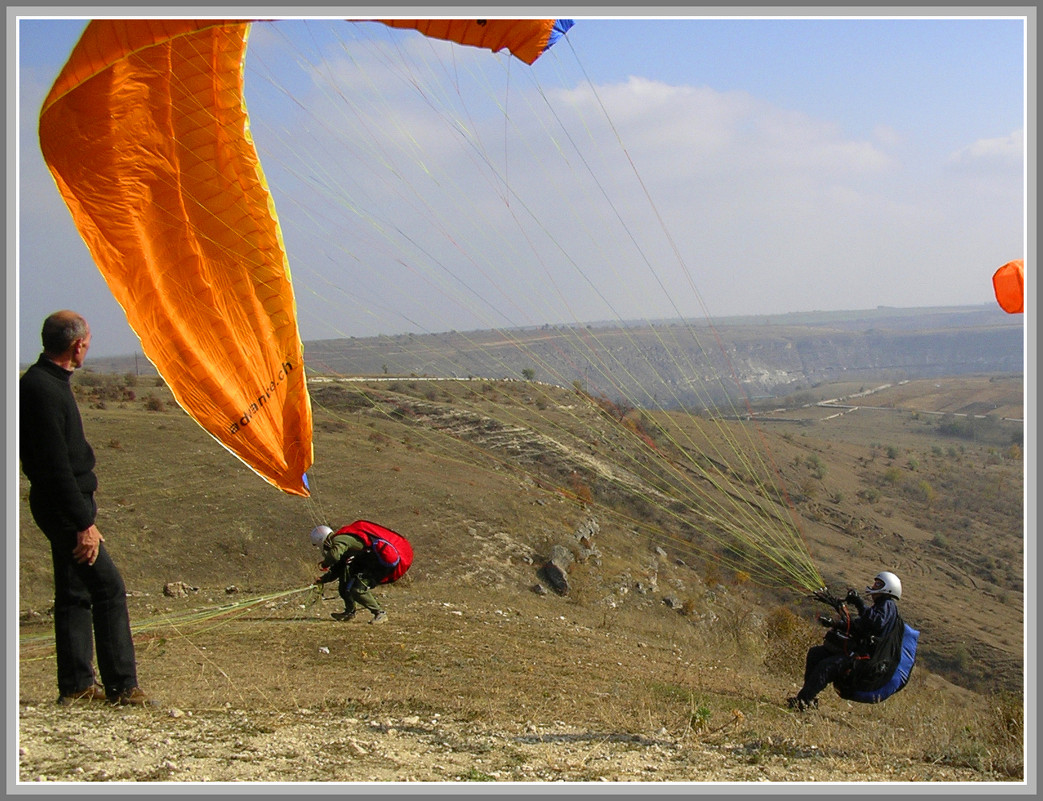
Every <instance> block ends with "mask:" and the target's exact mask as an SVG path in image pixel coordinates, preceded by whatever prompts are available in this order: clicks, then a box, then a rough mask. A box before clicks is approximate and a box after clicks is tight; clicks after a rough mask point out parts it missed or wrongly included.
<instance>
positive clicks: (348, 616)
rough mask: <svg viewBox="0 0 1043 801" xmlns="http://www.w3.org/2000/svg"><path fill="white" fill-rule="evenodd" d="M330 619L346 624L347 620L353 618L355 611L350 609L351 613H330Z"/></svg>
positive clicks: (346, 611)
mask: <svg viewBox="0 0 1043 801" xmlns="http://www.w3.org/2000/svg"><path fill="white" fill-rule="evenodd" d="M330 617H332V618H333V619H334V620H339V621H341V622H342V623H347V622H348V621H349V620H351V619H352V618H353V617H355V610H354V609H352V610H351V611H348V610H345V611H343V612H332V613H331V614H330Z"/></svg>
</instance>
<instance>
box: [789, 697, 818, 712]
mask: <svg viewBox="0 0 1043 801" xmlns="http://www.w3.org/2000/svg"><path fill="white" fill-rule="evenodd" d="M786 703H787V704H788V705H789V708H790V709H795V710H797V711H798V712H803V711H804V710H805V709H818V699H817V698H812V699H810V700H808V701H805V700H804V699H803V698H801V697H800V696H799V695H794V696H793V697H792V698H787V699H786Z"/></svg>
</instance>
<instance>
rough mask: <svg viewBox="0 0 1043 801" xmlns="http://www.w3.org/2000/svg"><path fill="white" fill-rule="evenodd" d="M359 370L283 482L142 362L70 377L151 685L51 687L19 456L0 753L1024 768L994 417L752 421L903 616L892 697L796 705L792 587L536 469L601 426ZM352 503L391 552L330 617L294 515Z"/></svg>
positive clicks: (795, 775) (25, 770)
mask: <svg viewBox="0 0 1043 801" xmlns="http://www.w3.org/2000/svg"><path fill="white" fill-rule="evenodd" d="M79 378H82V376H81V377H79ZM935 383H937V382H935ZM320 389H321V388H320ZM371 389H372V392H371V393H369V395H368V398H369V399H370V400H369V401H366V400H365V399H364V398H360V396H359V395H358V394H357V393H356V394H352V395H348V396H339V397H336V398H335V397H326V398H325V399H323V394H322V393H321V392H316V397H317V398H318V399H319V400H318V402H317V404H316V407H317V408H316V467H315V468H314V470H313V471H312V474H311V479H312V484H313V487H314V489H315V493H314V496H313V498H311V499H308V500H303V499H299V498H293V497H290V496H285V495H283V494H281V493H279V492H277V491H275V490H273V489H271V488H270V487H268V486H267V485H266V484H265V483H264V482H263V481H261V480H260V479H259V478H257V477H256V476H255V475H254V474H253V473H251V472H250V471H249V470H248V469H246V468H245V467H242V466H240V465H239V463H238V462H236V461H235V460H234V459H233V458H232V457H231V456H229V455H228V454H227V453H226V452H224V451H223V450H222V449H221V448H220V447H219V446H218V445H216V443H214V442H213V440H212V439H211V438H210V437H209V436H207V435H206V434H205V433H203V432H202V431H200V430H199V429H198V427H197V426H195V424H194V423H192V422H191V421H190V420H188V419H187V418H186V417H185V415H184V414H183V413H182V412H180V410H178V409H177V408H176V407H173V406H171V405H170V404H169V398H168V396H166V395H165V394H164V393H165V390H164V389H163V388H162V387H156V388H152V387H141V386H138V387H135V389H134V398H133V399H132V400H130V399H127V397H126V393H124V395H123V396H122V399H120V398H116V399H112V398H110V399H109V400H104V399H103V398H101V397H100V396H99V394H98V393H96V392H95V393H93V394H90V393H88V392H86V390H85V389H84V387H81V391H83V392H84V397H83V399H82V400H81V404H82V407H83V408H84V419H85V425H86V426H87V431H88V436H89V437H90V439H91V441H92V442H93V443H94V446H95V450H96V451H97V453H98V462H99V464H98V473H99V476H100V479H101V485H102V489H101V491H100V492H99V505H100V508H101V511H100V515H99V527H100V528H101V530H102V531H103V533H104V534H105V536H106V544H107V546H108V547H109V548H110V550H111V551H112V552H113V554H114V556H115V558H116V560H117V563H118V564H119V565H120V566H121V569H122V571H123V573H124V577H125V579H126V582H127V585H128V591H129V595H130V602H131V614H132V620H133V621H134V624H135V628H136V632H137V634H136V639H137V642H138V658H139V671H140V675H141V680H142V684H143V686H144V687H145V688H146V689H147V690H148V691H149V692H151V693H152V694H153V695H154V696H155V698H156V699H157V702H158V703H157V705H156V706H155V707H150V708H146V709H112V708H109V707H107V706H105V705H97V704H96V705H94V706H89V707H77V708H72V709H66V708H59V707H57V706H56V705H55V704H54V697H55V695H56V692H55V689H54V665H53V648H52V647H51V644H50V643H51V636H50V626H51V621H50V613H49V606H50V597H51V579H50V575H49V573H50V571H49V561H50V560H49V557H48V555H47V552H46V548H45V547H44V543H43V541H42V536H41V535H40V534H39V533H38V532H37V531H36V530H35V528H34V527H33V524H32V521H31V519H30V518H29V516H28V514H27V511H26V508H25V487H24V483H23V487H22V499H21V500H22V517H21V523H20V546H21V547H20V563H19V570H20V574H19V591H20V599H19V602H20V609H19V612H20V615H21V620H22V625H21V638H20V649H19V650H20V661H19V680H20V686H19V699H18V702H19V703H18V722H19V780H20V781H24V782H35V781H71V782H81V781H134V782H141V781H164V782H166V781H171V782H198V781H265V782H271V781H279V782H292V781H301V782H319V781H335V782H348V781H350V782H365V781H378V782H424V783H429V782H462V781H487V782H503V781H515V782H548V781H559V780H561V781H567V782H586V781H591V782H602V781H610V782H616V781H636V782H664V781H667V782H715V781H721V782H747V781H749V782H760V781H764V780H769V781H797V780H807V781H820V782H826V781H941V782H983V781H1002V782H1017V781H1021V780H1022V779H1023V775H1024V761H1023V758H1022V738H1023V728H1022V721H1021V715H1022V713H1021V704H1020V685H1021V678H1022V675H1023V664H1022V660H1021V650H1022V643H1021V630H1022V616H1023V611H1022V585H1021V583H1022V581H1023V575H1022V571H1021V533H1022V531H1021V522H1020V521H1021V517H1022V511H1021V508H1020V498H1021V486H1022V478H1021V475H1022V466H1021V462H1020V455H1019V454H1017V453H1014V452H1013V451H1012V445H1011V443H1010V442H1009V441H1006V440H1005V438H1007V439H1009V438H1010V436H1011V432H1010V431H1008V430H1007V429H1006V428H1004V427H1003V426H1000V425H999V424H997V426H998V428H996V429H992V428H990V429H989V430H988V431H985V432H979V433H980V434H981V437H987V439H978V440H975V439H973V438H972V439H966V438H954V435H953V434H940V433H939V431H938V424H939V421H940V420H941V418H937V419H934V418H933V416H931V417H932V419H930V420H928V419H927V418H928V416H927V415H924V414H919V415H918V414H916V413H910V412H894V411H892V412H873V414H875V415H879V416H878V417H874V418H873V420H872V422H871V423H868V424H867V423H866V419H867V418H866V416H865V415H866V414H867V413H868V412H867V411H866V410H860V411H859V412H857V413H845V414H843V415H840V416H832V415H834V414H835V412H836V410H835V409H832V410H831V409H824V408H821V407H811V408H810V410H809V412H808V416H807V417H805V418H804V419H802V420H798V419H796V417H795V416H794V415H792V414H788V415H787V416H786V417H787V419H788V420H790V422H783V421H779V422H774V423H765V425H764V428H765V434H766V436H768V437H769V439H770V444H771V447H772V449H773V450H774V451H775V453H776V456H777V458H778V461H779V463H780V465H782V466H783V471H784V474H785V478H786V481H787V484H788V485H789V486H791V487H793V488H795V490H796V491H795V492H794V502H795V505H796V507H797V509H798V510H799V512H800V514H801V516H802V517H803V518H804V520H805V521H806V524H807V541H808V547H809V549H810V550H811V552H812V553H813V555H814V557H815V560H816V563H817V564H818V565H819V566H820V569H821V571H822V574H823V576H825V577H827V579H828V581H829V582H830V585H831V586H836V587H838V588H842V587H844V586H847V585H850V586H858V587H860V586H862V584H864V582H865V581H866V580H867V578H868V577H871V576H872V574H873V573H875V572H876V571H877V570H878V569H880V568H881V566H887V567H892V568H894V569H896V570H899V571H900V572H901V573H902V576H903V579H904V580H905V581H906V587H907V599H903V613H904V614H905V616H906V617H907V619H908V620H909V621H910V622H912V623H914V624H915V625H917V627H918V628H920V629H921V631H922V635H921V643H922V646H921V654H922V655H921V659H920V661H919V664H918V667H917V669H916V671H914V675H913V680H912V681H911V682H910V685H909V686H908V687H907V688H906V689H905V690H903V692H902V694H901V695H900V696H898V698H899V699H901V702H900V703H897V702H895V703H885V704H881V705H878V706H864V705H856V704H849V703H847V702H844V701H841V700H840V699H839V698H837V697H836V696H835V695H833V694H832V693H825V694H823V696H822V704H821V708H820V709H819V710H818V711H817V712H814V713H810V714H795V713H793V712H791V711H790V710H788V709H786V708H785V704H784V699H785V697H786V696H787V695H790V694H792V693H793V692H794V691H795V690H796V688H797V687H798V686H799V682H800V674H801V670H802V665H803V656H804V652H805V650H806V648H807V647H808V645H810V644H813V643H814V642H815V641H816V640H817V638H818V636H819V632H820V630H819V629H817V628H816V627H814V626H813V625H812V624H811V622H810V620H811V619H812V617H813V616H814V614H816V613H818V612H819V611H822V609H821V607H819V606H816V605H815V604H813V603H811V602H810V601H808V600H806V599H805V598H803V597H799V596H795V595H794V594H793V593H791V592H782V591H778V590H775V589H772V588H760V587H756V586H754V585H751V584H749V583H743V582H742V580H741V577H737V576H734V575H730V574H728V573H727V571H721V570H719V569H717V567H716V566H715V565H713V564H712V563H704V562H702V561H701V560H699V559H698V558H696V556H695V555H694V554H692V553H682V552H679V551H678V549H677V547H676V543H660V542H656V541H654V540H651V539H649V538H647V537H641V536H635V535H634V534H633V533H632V532H631V531H629V530H627V528H626V527H624V526H620V525H617V524H615V523H614V522H612V517H611V516H608V515H605V514H603V513H602V511H601V510H600V509H599V505H598V499H597V498H596V497H593V498H590V499H589V502H586V503H583V502H579V501H578V500H577V495H576V493H575V492H572V493H565V492H562V491H560V489H555V488H554V486H553V483H552V480H551V479H552V478H553V477H555V476H560V475H562V472H561V471H562V470H563V469H565V468H567V466H568V462H569V460H570V459H573V460H574V464H575V466H576V469H577V470H580V469H582V470H584V471H588V473H589V471H591V470H593V469H594V466H593V464H594V463H597V462H598V461H599V460H602V459H605V458H606V455H607V453H609V452H610V449H608V448H607V447H604V446H602V447H593V443H594V440H593V439H592V440H591V443H588V444H589V445H591V447H587V448H583V447H582V445H581V440H582V438H579V439H578V440H577V439H575V438H572V437H566V436H565V435H563V434H562V433H561V432H560V430H558V429H554V428H551V429H544V430H537V429H535V428H533V427H526V426H523V425H521V424H520V423H519V420H520V416H519V415H520V413H521V411H525V413H526V414H528V413H530V412H535V411H539V412H540V414H533V419H534V420H535V419H548V418H549V417H551V410H549V409H537V408H536V407H537V404H536V402H535V401H534V400H533V398H532V393H531V392H530V391H528V390H527V389H526V387H525V385H524V384H521V383H514V382H509V383H506V384H490V385H489V388H488V389H483V390H482V392H483V395H482V397H483V400H482V403H483V404H484V405H482V406H476V405H474V404H472V405H469V406H468V407H467V408H466V409H465V408H463V407H462V406H461V405H460V404H459V403H458V399H454V397H453V392H452V390H451V389H449V388H442V387H437V386H434V385H431V384H426V383H423V382H412V383H411V382H408V381H403V382H401V384H400V385H398V386H396V387H394V392H395V394H396V400H395V403H394V405H393V410H394V413H389V412H388V407H387V405H386V404H385V403H384V402H383V401H381V402H379V403H374V402H372V399H373V398H376V397H386V393H387V392H388V391H389V390H390V389H391V388H390V387H389V386H387V385H386V384H380V385H377V384H374V385H373V387H372V388H371ZM827 394H830V393H827ZM839 394H841V393H839V392H838V393H833V396H834V397H835V396H836V395H839ZM926 394H927V393H926V392H925V393H922V394H921V397H925V396H926ZM149 396H152V400H151V402H150V401H149ZM560 400H561V404H562V405H565V404H566V403H568V402H569V400H568V393H563V396H562V398H561V399H560ZM974 402H975V401H974V400H973V398H971V399H967V398H963V399H961V400H960V403H961V404H962V406H964V407H965V406H967V405H968V404H972V403H974ZM981 402H994V401H992V400H990V401H985V400H982V401H981ZM932 403H933V402H932ZM903 404H904V405H905V408H910V405H911V406H912V407H915V406H916V405H917V404H916V403H915V400H910V399H909V397H908V396H907V397H906V399H905V400H904V401H903ZM934 405H937V404H934ZM146 406H147V407H150V408H146ZM100 407H104V408H100ZM507 407H510V408H511V409H513V410H514V412H513V413H512V415H511V416H509V417H508V416H505V415H504V414H503V413H502V410H503V409H504V408H507ZM436 409H437V410H438V413H437V414H436V413H435V410H436ZM453 410H455V412H454V411H453ZM498 410H500V411H499V412H498ZM923 411H933V409H926V408H925V409H923ZM454 415H455V417H456V419H457V424H456V426H455V427H453V428H451V429H447V428H446V425H447V423H446V420H447V419H449V418H450V417H452V416H454ZM595 417H596V416H595ZM827 418H828V419H827ZM598 424H599V423H597V422H596V420H592V422H591V430H592V431H593V430H595V428H596V425H598ZM863 426H864V427H863ZM512 432H513V433H512ZM964 433H966V432H964ZM957 434H959V432H957ZM541 452H542V461H539V462H538V464H539V466H538V468H537V467H534V462H533V460H534V459H535V458H536V457H538V456H540V454H541ZM581 457H582V458H581ZM518 465H525V469H518ZM606 469H610V467H608V466H606ZM588 473H585V474H588ZM924 483H926V484H927V485H928V486H927V487H925V486H924ZM579 500H582V499H579ZM362 517H364V518H369V519H375V520H378V521H379V522H382V523H384V524H385V525H388V526H390V527H392V528H395V529H396V530H398V531H401V532H402V533H404V534H406V535H407V536H409V537H410V539H411V540H412V541H413V542H414V544H415V547H416V551H417V555H418V556H417V561H416V563H415V564H414V567H413V569H412V570H411V571H410V573H409V574H407V576H406V578H405V579H403V580H402V581H401V582H399V583H398V584H396V585H394V586H392V587H387V588H384V589H382V590H381V597H382V599H383V600H384V602H385V603H386V605H387V608H388V610H389V613H390V621H389V623H388V624H387V625H384V626H370V625H367V624H366V623H365V622H364V621H358V620H357V621H356V622H353V623H350V624H341V623H337V622H335V621H333V620H331V619H330V618H329V613H330V612H332V611H335V610H336V609H337V608H338V602H337V601H336V600H333V596H334V595H335V593H334V592H333V591H332V588H331V587H327V588H326V598H325V599H319V598H318V597H316V595H315V594H314V592H313V591H312V590H310V589H309V587H308V585H309V583H310V582H311V580H312V579H313V578H314V577H315V576H316V575H317V570H316V567H315V560H316V554H315V552H314V551H313V550H312V549H311V548H310V546H309V545H308V543H307V533H308V531H309V530H310V529H311V527H312V526H313V525H315V524H316V523H318V522H328V523H330V524H331V525H337V524H340V523H346V522H350V521H351V520H354V519H356V518H362ZM592 520H593V521H596V522H597V524H598V525H597V526H596V527H595V528H594V530H595V531H596V534H595V535H594V542H593V544H594V546H595V550H596V557H591V558H586V559H583V560H579V561H577V562H576V563H575V564H574V565H573V566H572V569H571V571H570V573H569V582H570V589H569V592H568V594H567V595H559V594H557V593H555V592H553V591H548V590H547V587H546V583H545V582H544V581H542V578H541V574H540V568H541V567H542V565H543V564H544V562H545V561H546V559H547V558H548V555H549V553H550V552H551V549H552V547H553V546H554V545H556V544H560V543H563V542H565V543H569V542H571V541H572V540H571V539H570V538H571V537H572V536H573V534H574V532H575V531H576V530H577V529H578V528H579V527H581V526H585V525H586V526H589V525H590V523H591V521H592ZM168 585H171V586H169V587H168ZM164 588H167V590H168V592H172V591H175V590H181V591H183V593H184V594H183V595H180V596H176V597H175V596H172V595H168V594H165V593H164ZM175 595H176V593H175ZM960 685H963V686H960Z"/></svg>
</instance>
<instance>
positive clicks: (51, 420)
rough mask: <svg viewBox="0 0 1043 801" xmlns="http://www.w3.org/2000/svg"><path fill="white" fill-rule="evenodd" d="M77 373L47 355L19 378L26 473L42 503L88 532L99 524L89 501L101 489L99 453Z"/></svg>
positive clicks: (21, 449) (20, 434)
mask: <svg viewBox="0 0 1043 801" xmlns="http://www.w3.org/2000/svg"><path fill="white" fill-rule="evenodd" d="M71 377H72V372H70V371H69V370H66V369H64V368H63V367H59V366H58V365H56V364H55V363H54V362H52V361H51V360H50V359H48V358H46V357H45V356H41V357H40V358H39V359H38V360H37V362H36V364H34V365H33V366H32V367H30V368H29V369H28V370H26V371H25V374H24V375H23V376H22V378H21V379H20V380H19V382H18V385H19V388H18V391H19V397H20V404H21V408H20V413H21V421H20V426H19V437H20V441H19V455H20V457H21V460H22V470H23V471H24V472H25V475H26V477H27V478H28V479H29V483H30V484H31V485H32V489H31V491H32V494H33V496H34V501H35V500H36V499H39V500H41V501H43V502H45V503H47V504H48V505H49V506H51V511H52V512H53V513H55V514H57V515H59V516H60V517H61V518H62V519H63V520H65V522H66V523H67V525H68V526H70V527H71V528H74V529H75V530H76V531H84V530H85V529H87V528H89V527H90V526H91V524H93V523H94V508H93V504H92V503H90V502H89V501H88V499H87V498H85V497H84V494H85V493H92V492H94V491H95V490H96V489H97V488H98V479H97V477H96V476H95V475H94V451H93V450H92V449H91V446H90V443H88V442H87V437H86V436H85V435H84V433H83V421H82V420H81V418H80V410H79V407H77V405H76V398H75V397H73V394H72V386H71V385H70V384H69V379H70V378H71Z"/></svg>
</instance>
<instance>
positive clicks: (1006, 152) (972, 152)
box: [949, 130, 1025, 168]
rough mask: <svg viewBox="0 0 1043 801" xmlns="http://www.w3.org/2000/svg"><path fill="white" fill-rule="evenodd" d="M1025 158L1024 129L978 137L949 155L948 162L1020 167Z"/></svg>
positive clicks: (961, 164) (962, 164)
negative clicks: (1001, 134) (991, 136)
mask: <svg viewBox="0 0 1043 801" xmlns="http://www.w3.org/2000/svg"><path fill="white" fill-rule="evenodd" d="M1024 158H1025V131H1024V130H1018V131H1014V132H1012V133H1010V134H1008V135H1007V136H999V137H995V138H992V139H979V140H978V141H976V142H972V143H971V144H970V145H968V146H967V147H965V148H962V149H960V150H957V151H956V152H955V153H953V154H952V155H951V156H950V157H949V162H950V164H953V165H956V166H961V167H973V166H980V165H993V166H1000V167H1004V166H1005V167H1018V168H1021V167H1022V166H1023V164H1024Z"/></svg>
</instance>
